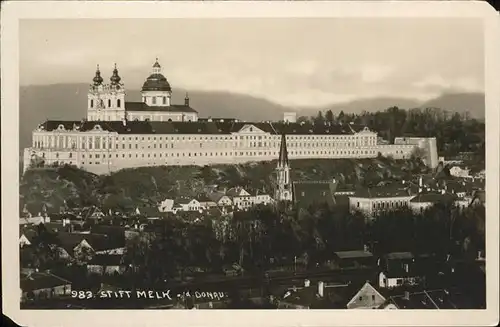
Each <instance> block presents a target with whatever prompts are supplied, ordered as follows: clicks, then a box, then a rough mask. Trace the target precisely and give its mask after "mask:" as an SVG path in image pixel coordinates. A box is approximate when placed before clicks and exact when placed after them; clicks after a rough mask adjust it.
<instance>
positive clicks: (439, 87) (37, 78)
mask: <svg viewBox="0 0 500 327" xmlns="http://www.w3.org/2000/svg"><path fill="white" fill-rule="evenodd" d="M19 33H20V35H19V46H20V83H21V85H33V84H42V85H45V84H58V83H87V82H88V83H90V82H91V80H92V78H93V76H94V73H95V68H96V65H97V64H99V65H100V68H101V73H102V76H103V78H104V79H105V80H107V81H108V80H109V77H110V76H111V72H112V69H113V65H114V63H116V64H117V66H118V69H119V72H120V76H121V77H122V82H123V83H124V84H125V88H128V89H139V88H140V87H141V85H142V83H143V82H144V80H145V79H146V78H147V76H148V75H149V74H150V72H151V69H152V65H153V63H154V61H155V58H156V57H158V59H159V62H160V64H161V65H162V72H163V74H164V75H165V76H166V77H167V79H168V81H169V82H170V84H171V85H172V88H173V92H175V88H176V87H177V88H182V89H187V90H202V91H227V92H234V93H242V94H247V95H252V96H256V97H261V98H265V99H268V100H271V101H274V102H276V103H279V104H282V105H286V106H318V105H327V104H332V103H341V102H346V101H351V100H357V99H363V98H373V97H398V98H413V99H418V100H422V101H425V100H427V99H430V98H434V97H437V96H439V95H441V94H442V93H446V92H484V55H483V54H484V40H483V27H482V25H481V21H480V20H478V19H474V18H404V19H403V18H223V19H220V18H219V19H195V18H177V19H107V20H103V19H101V20H97V19H71V20H70V19H67V20H24V21H21V22H20V30H19Z"/></svg>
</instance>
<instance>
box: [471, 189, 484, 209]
mask: <svg viewBox="0 0 500 327" xmlns="http://www.w3.org/2000/svg"><path fill="white" fill-rule="evenodd" d="M470 206H471V207H474V206H486V192H485V191H481V190H477V191H474V192H473V193H472V200H471V202H470Z"/></svg>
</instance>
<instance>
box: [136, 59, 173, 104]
mask: <svg viewBox="0 0 500 327" xmlns="http://www.w3.org/2000/svg"><path fill="white" fill-rule="evenodd" d="M141 95H142V102H144V103H146V104H147V105H148V106H151V107H169V106H170V102H171V98H172V88H171V87H170V84H169V83H168V81H167V78H166V77H165V76H163V74H162V72H161V66H160V63H158V58H156V62H155V63H154V64H153V71H152V72H151V75H149V77H148V78H147V79H146V81H145V82H144V84H143V85H142V90H141Z"/></svg>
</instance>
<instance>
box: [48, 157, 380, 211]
mask: <svg viewBox="0 0 500 327" xmlns="http://www.w3.org/2000/svg"><path fill="white" fill-rule="evenodd" d="M374 153H375V152H374V151H364V152H363V151H316V152H314V151H297V152H294V151H291V153H290V154H291V155H354V154H361V155H363V154H365V155H366V154H374ZM157 155H158V157H159V158H161V157H168V156H169V154H168V153H148V154H145V153H140V154H139V153H135V158H139V157H140V158H146V157H147V158H156V157H157ZM232 155H233V152H206V153H201V152H200V153H197V152H193V153H191V152H188V153H170V157H203V156H205V157H214V156H215V157H218V156H232ZM234 155H235V156H276V155H278V153H277V152H267V151H264V152H262V151H259V152H252V151H240V152H234ZM42 157H43V158H45V152H43V153H42ZM55 157H56V158H57V159H59V153H56V154H55ZM106 157H109V158H112V157H113V155H112V154H107V153H96V154H88V155H87V158H90V159H92V158H95V159H99V158H106ZM115 157H116V158H120V157H121V158H126V157H128V158H132V157H133V154H132V153H128V156H127V155H126V154H125V153H122V154H121V156H120V155H119V154H118V153H116V154H115ZM68 158H73V153H72V152H70V153H69V154H68ZM85 158H86V155H85V154H82V159H85ZM358 207H359V202H358Z"/></svg>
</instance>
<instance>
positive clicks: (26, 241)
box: [19, 234, 31, 247]
mask: <svg viewBox="0 0 500 327" xmlns="http://www.w3.org/2000/svg"><path fill="white" fill-rule="evenodd" d="M25 245H31V242H30V241H29V239H28V237H26V235H25V234H21V237H19V246H20V247H23V246H25Z"/></svg>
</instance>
